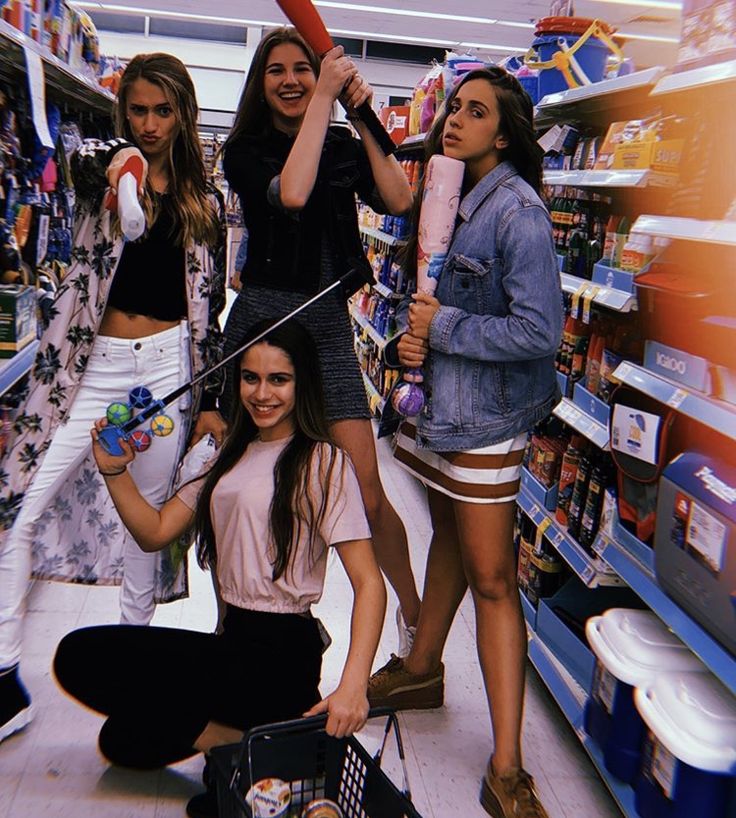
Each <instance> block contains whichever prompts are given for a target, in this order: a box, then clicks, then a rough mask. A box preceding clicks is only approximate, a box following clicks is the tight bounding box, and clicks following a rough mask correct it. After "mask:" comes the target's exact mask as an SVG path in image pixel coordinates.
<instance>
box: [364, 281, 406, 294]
mask: <svg viewBox="0 0 736 818" xmlns="http://www.w3.org/2000/svg"><path fill="white" fill-rule="evenodd" d="M371 286H372V287H373V289H374V290H375V291H376V292H377V293H378V294H379V295H380V296H383V297H384V298H401V297H402V296H401V295H400V294H399V293H395V292H394V291H393V290H392V289H391V288H390V287H387V286H386V285H385V284H381V282H380V281H375V282H374V283H373V284H372V285H371Z"/></svg>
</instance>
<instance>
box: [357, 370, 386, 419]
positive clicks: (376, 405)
mask: <svg viewBox="0 0 736 818" xmlns="http://www.w3.org/2000/svg"><path fill="white" fill-rule="evenodd" d="M361 375H362V376H363V384H364V385H365V391H366V392H367V394H368V403H369V404H370V407H371V411H372V412H374V413H375V412H376V411H378V412H383V407H384V406H385V405H386V401H385V400H384V399H383V397H382V395H381V393H380V392H379V391H378V390H377V389H376V386H375V384H374V383H373V381H372V380H371V379H370V378H369V377H368V376H367V375H366V374H365V372H363V371H362V370H361Z"/></svg>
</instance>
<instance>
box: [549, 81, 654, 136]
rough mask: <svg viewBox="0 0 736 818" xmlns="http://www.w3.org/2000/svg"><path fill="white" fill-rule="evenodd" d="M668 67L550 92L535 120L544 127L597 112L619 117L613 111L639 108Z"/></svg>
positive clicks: (585, 117)
mask: <svg viewBox="0 0 736 818" xmlns="http://www.w3.org/2000/svg"><path fill="white" fill-rule="evenodd" d="M664 73H665V69H664V68H662V67H660V66H654V67H653V68H647V69H645V70H644V71H636V72H635V73H633V74H627V75H626V76H625V77H614V78H613V79H610V80H603V81H602V82H595V83H593V84H592V85H583V86H580V87H579V88H568V89H567V90H566V91H559V92H558V93H556V94H547V96H545V97H543V98H542V99H541V100H540V101H539V102H538V103H537V106H536V108H535V112H534V124H535V126H537V127H544V126H545V125H547V124H552V123H554V122H556V121H557V120H563V121H567V122H569V121H571V120H574V121H577V120H581V119H587V118H589V117H592V116H595V115H596V114H603V115H605V118H606V119H607V120H609V121H610V120H612V119H619V118H620V116H619V115H618V114H617V115H616V116H614V115H613V113H612V112H614V111H619V110H621V109H628V108H632V109H636V108H639V109H640V106H641V104H642V103H643V101H644V100H645V99H646V97H647V96H648V94H649V92H650V90H651V89H652V87H653V86H654V85H655V83H656V82H657V81H658V80H659V79H661V78H662V76H663V75H664Z"/></svg>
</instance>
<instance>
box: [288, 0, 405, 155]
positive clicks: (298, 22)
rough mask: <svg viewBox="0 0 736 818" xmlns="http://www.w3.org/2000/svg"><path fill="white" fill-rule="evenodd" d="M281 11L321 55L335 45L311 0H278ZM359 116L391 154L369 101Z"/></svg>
mask: <svg viewBox="0 0 736 818" xmlns="http://www.w3.org/2000/svg"><path fill="white" fill-rule="evenodd" d="M276 2H277V3H278V4H279V7H280V8H281V11H283V12H284V14H285V15H286V16H287V17H288V18H289V20H291V22H292V23H293V24H294V27H295V28H296V30H297V31H298V32H299V33H300V34H301V35H302V37H304V39H305V40H306V41H307V42H308V43H309V45H310V46H311V47H312V48H313V49H314V51H315V52H316V53H317V54H319V55H320V57H321V56H322V55H323V54H325V53H326V52H327V51H329V50H330V49H331V48H333V47H334V43H333V42H332V37H330V35H329V33H328V32H327V29H326V28H325V24H324V23H323V22H322V18H321V17H320V16H319V13H318V12H317V9H316V8H315V7H314V6H313V5H312V3H311V0H276ZM356 111H357V114H358V116H359V117H360V118H361V119H362V120H363V122H365V124H366V126H367V128H368V130H369V131H370V132H371V134H372V136H373V138H374V139H375V140H376V142H378V144H379V146H380V148H381V150H382V151H383V153H384V155H386V156H390V155H391V154H392V153H393V152H394V151H395V150H396V145H394V142H393V140H392V139H391V137H390V136H389V135H388V133H386V129H385V128H384V127H383V125H381V121H380V120H379V118H378V117H377V116H376V112H375V111H374V110H373V108H371V106H370V103H369V102H364V103H363V104H362V105H361V106H360V107H359V108H356Z"/></svg>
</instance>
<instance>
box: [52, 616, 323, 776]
mask: <svg viewBox="0 0 736 818" xmlns="http://www.w3.org/2000/svg"><path fill="white" fill-rule="evenodd" d="M321 666H322V641H321V638H320V635H319V632H318V627H317V622H316V620H315V619H312V618H308V617H303V616H298V615H297V614H275V613H263V612H259V611H247V610H243V609H241V608H234V607H232V606H228V610H227V615H226V617H225V621H224V632H223V634H222V635H220V636H216V635H215V634H208V633H199V632H196V631H185V630H178V629H174V628H152V627H140V626H136V625H106V626H100V627H93V628H83V629H81V630H77V631H73V632H72V633H70V634H68V635H67V636H65V637H64V638H63V639H62V641H61V642H60V644H59V647H58V648H57V651H56V656H55V658H54V673H55V674H56V679H57V681H58V682H59V684H60V685H61V687H62V688H63V689H64V690H65V691H66V692H67V693H69V695H71V696H73V697H74V698H75V699H77V700H78V701H80V702H81V703H82V704H84V705H86V706H87V707H90V708H91V709H92V710H96V711H97V712H98V713H102V714H103V715H104V716H107V717H108V718H107V721H106V722H105V723H104V725H103V726H102V729H101V731H100V738H99V744H100V750H101V752H102V754H103V755H104V756H105V757H106V758H108V759H109V760H110V761H112V762H113V763H114V764H120V765H123V766H126V767H136V768H139V769H153V768H156V767H162V766H165V765H166V764H172V763H173V762H175V761H181V760H182V759H184V758H188V757H189V756H191V755H194V754H195V753H197V752H198V751H197V750H196V749H195V748H194V746H193V744H194V741H195V740H196V738H197V736H199V734H200V733H201V732H202V730H203V729H204V728H205V726H206V725H207V723H208V722H210V721H216V722H220V723H222V724H226V725H229V726H231V727H235V728H237V729H240V730H248V729H250V728H251V727H254V726H256V725H258V724H267V723H269V722H272V721H283V720H285V719H293V718H298V717H300V716H301V715H302V713H304V712H305V711H306V710H308V709H309V708H310V707H312V705H314V704H315V703H316V702H317V701H319V699H320V695H319V691H318V686H319V679H320V672H321Z"/></svg>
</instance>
